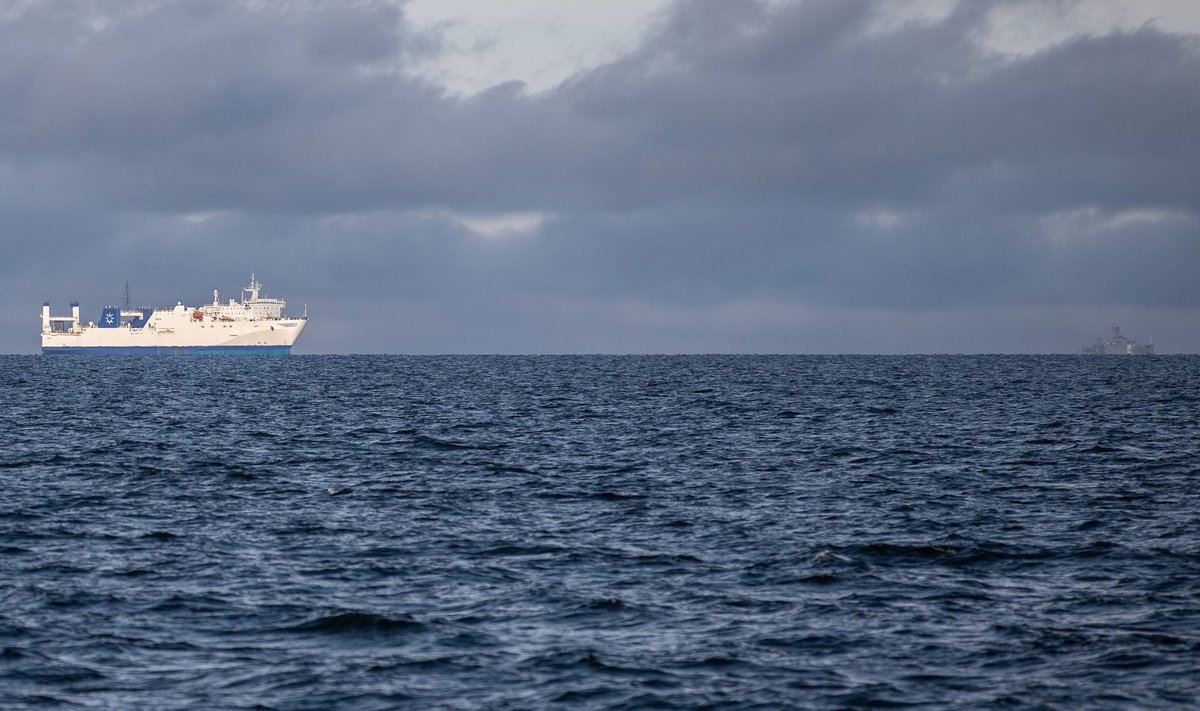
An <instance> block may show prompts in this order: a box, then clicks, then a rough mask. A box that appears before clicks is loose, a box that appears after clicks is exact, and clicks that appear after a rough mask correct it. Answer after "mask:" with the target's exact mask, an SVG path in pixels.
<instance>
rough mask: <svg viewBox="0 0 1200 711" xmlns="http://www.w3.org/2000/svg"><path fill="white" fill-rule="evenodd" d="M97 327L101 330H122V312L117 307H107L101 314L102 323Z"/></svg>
mask: <svg viewBox="0 0 1200 711" xmlns="http://www.w3.org/2000/svg"><path fill="white" fill-rule="evenodd" d="M96 325H97V326H99V327H100V328H120V326H121V310H120V309H118V308H117V307H116V306H105V307H104V310H103V311H101V312H100V323H98V324H96Z"/></svg>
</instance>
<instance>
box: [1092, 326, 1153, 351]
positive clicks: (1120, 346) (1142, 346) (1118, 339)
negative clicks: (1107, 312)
mask: <svg viewBox="0 0 1200 711" xmlns="http://www.w3.org/2000/svg"><path fill="white" fill-rule="evenodd" d="M1079 352H1080V353H1089V354H1093V355H1154V338H1153V337H1151V339H1150V342H1149V343H1138V342H1137V341H1134V340H1130V339H1128V338H1126V337H1125V336H1123V335H1121V327H1120V326H1113V330H1112V338H1111V339H1109V340H1108V341H1104V340H1103V339H1100V338H1097V339H1096V342H1095V343H1093V344H1092V345H1090V346H1083V347H1081V348H1080V349H1079Z"/></svg>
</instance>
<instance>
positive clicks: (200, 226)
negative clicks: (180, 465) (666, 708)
mask: <svg viewBox="0 0 1200 711" xmlns="http://www.w3.org/2000/svg"><path fill="white" fill-rule="evenodd" d="M1013 5H1014V4H1010V6H1013ZM894 7H895V5H894V4H893V3H886V2H872V1H869V0H816V1H812V0H810V1H804V2H791V3H771V4H767V3H765V2H759V1H757V0H694V1H690V2H677V3H676V4H674V5H672V6H670V7H669V9H668V10H667V11H666V12H664V13H663V15H662V16H661V17H660V18H659V19H658V21H657V23H656V24H655V25H654V26H653V27H652V28H650V29H649V30H648V32H647V34H646V36H645V37H644V38H643V40H642V42H641V43H640V45H639V46H638V47H637V49H635V50H634V51H632V52H630V53H628V54H626V55H625V56H623V57H621V58H619V59H618V60H616V61H614V62H612V63H611V64H608V65H605V66H602V67H597V68H594V69H590V70H587V71H584V72H581V73H580V74H578V75H577V76H575V77H572V78H571V79H570V80H568V81H567V82H565V83H564V84H562V85H561V86H559V87H556V88H555V89H553V90H550V91H546V92H542V93H530V92H526V91H525V90H524V89H523V87H522V86H521V85H519V84H515V83H512V84H502V85H499V86H497V87H494V88H493V89H491V90H489V91H486V92H483V93H481V94H478V95H475V96H471V97H466V98H462V97H456V96H453V95H450V94H448V93H446V92H445V91H444V90H443V89H441V88H440V87H437V86H434V85H431V84H429V83H428V82H426V81H423V80H421V79H419V78H416V77H415V75H414V74H413V73H412V72H410V71H409V67H410V66H411V63H412V62H413V61H414V60H415V59H420V60H423V61H429V60H430V58H435V57H436V56H437V53H438V52H440V51H441V49H442V46H443V45H442V41H441V38H440V37H439V36H438V35H437V34H436V32H432V33H431V32H420V31H417V30H416V29H415V28H413V27H412V26H411V25H410V24H409V23H408V22H407V20H406V17H405V14H404V7H403V4H396V3H383V2H380V3H355V4H345V5H341V4H334V5H329V4H324V3H316V2H314V3H311V4H304V3H258V2H256V3H247V2H215V1H213V2H209V1H204V2H201V1H196V2H138V3H130V2H113V3H110V4H106V3H98V2H70V1H56V2H42V3H39V2H33V3H26V4H23V5H19V6H17V7H15V8H10V9H9V10H7V11H6V12H0V235H3V237H2V239H3V241H4V252H5V258H4V260H3V261H2V263H0V278H3V280H4V281H3V283H4V287H3V293H2V294H0V296H2V304H3V305H2V306H0V350H7V351H30V350H33V349H34V348H35V347H36V333H35V331H36V310H37V306H38V304H39V303H40V300H41V299H43V298H51V299H52V300H54V301H55V302H56V303H59V304H62V303H65V302H66V301H67V300H68V299H72V298H78V299H80V300H81V301H83V302H84V303H85V308H86V307H87V306H88V305H89V304H90V305H93V306H95V307H96V308H98V307H99V305H100V303H101V302H106V301H112V300H114V299H115V297H116V296H117V295H118V294H119V288H120V284H121V283H122V282H123V281H124V280H129V281H130V282H132V283H133V285H134V293H135V296H137V295H141V297H142V298H143V300H146V301H151V302H158V303H168V302H173V301H174V300H175V299H176V298H184V299H186V300H188V301H192V302H195V301H199V300H201V299H203V298H206V294H208V290H209V289H211V288H212V286H218V287H220V288H222V289H223V290H226V291H231V290H232V289H235V288H236V287H238V286H240V282H241V281H242V280H244V279H245V274H243V272H249V271H250V270H252V269H253V270H255V271H256V272H258V273H259V275H260V276H261V277H262V278H263V279H264V280H265V281H266V282H267V285H268V287H269V289H270V290H271V291H273V292H274V293H278V294H281V295H284V296H287V297H288V298H290V299H291V301H292V302H293V303H294V304H296V305H299V304H300V303H305V302H307V303H308V305H309V308H310V312H311V313H313V315H314V318H313V322H312V326H311V328H310V331H309V332H307V333H306V335H305V339H304V343H303V345H304V346H305V348H303V349H302V350H308V351H310V352H316V351H319V352H325V351H335V352H336V351H399V352H444V351H474V352H480V351H482V352H544V351H726V350H731V351H796V352H829V351H869V352H878V351H883V352H889V351H901V352H903V351H946V350H949V351H978V350H983V351H997V350H998V351H1019V350H1036V351H1046V350H1048V351H1070V350H1072V349H1073V347H1074V346H1075V345H1077V344H1079V343H1083V342H1086V341H1090V340H1092V339H1093V338H1094V337H1095V336H1096V335H1099V334H1100V332H1101V331H1103V330H1104V329H1106V328H1107V326H1108V325H1109V324H1110V323H1111V322H1113V321H1121V322H1122V325H1124V326H1125V327H1126V331H1128V332H1131V333H1134V334H1135V335H1140V334H1143V333H1145V334H1147V335H1148V334H1149V333H1150V332H1153V333H1154V334H1155V337H1156V342H1157V343H1160V344H1164V345H1165V348H1166V349H1167V350H1172V349H1173V350H1177V351H1184V350H1186V351H1196V350H1198V349H1200V289H1198V288H1197V287H1196V286H1195V284H1194V282H1195V281H1196V279H1195V276H1194V275H1195V274H1196V273H1197V271H1198V267H1200V191H1197V190H1196V186H1197V185H1200V162H1197V161H1196V159H1195V157H1196V156H1197V155H1200V132H1197V131H1196V130H1195V126H1196V123H1197V119H1198V118H1200V85H1198V84H1197V82H1196V77H1197V76H1200V45H1198V39H1197V37H1195V36H1191V35H1179V34H1170V33H1167V32H1163V31H1160V30H1157V29H1155V28H1153V27H1152V26H1146V27H1143V28H1141V29H1138V30H1136V31H1131V32H1116V33H1111V34H1106V35H1101V36H1086V37H1078V38H1074V39H1071V40H1068V41H1065V42H1062V43H1060V44H1057V45H1054V46H1051V47H1047V48H1045V49H1043V50H1042V51H1039V52H1037V53H1035V54H1032V55H1027V56H1019V57H1006V56H1000V55H997V54H995V53H994V52H991V51H989V50H987V49H986V48H984V47H983V46H982V45H981V43H980V41H979V38H980V37H981V35H982V33H983V32H984V31H985V29H986V27H987V23H988V22H989V15H990V12H991V11H992V10H993V8H995V7H996V6H995V5H993V4H989V3H976V2H962V3H960V4H959V5H958V6H957V8H956V9H955V10H954V11H953V12H951V13H950V14H949V15H948V16H947V17H945V18H943V19H941V20H938V21H936V22H928V23H923V24H922V23H909V24H905V25H901V26H899V27H898V28H895V29H890V30H886V31H885V30H881V29H879V27H880V25H879V23H878V20H879V19H880V17H881V16H882V15H883V14H884V13H887V12H889V11H890V10H891V9H894ZM1015 7H1017V8H1018V9H1019V8H1020V5H1019V4H1015ZM506 214H525V215H528V214H534V215H536V216H537V217H536V218H532V220H531V221H529V220H528V219H527V223H525V224H524V226H523V227H518V228H513V227H511V225H510V223H511V220H508V221H506V220H503V219H501V220H497V219H494V218H495V216H497V215H506ZM481 220H482V222H481ZM519 222H520V221H519V220H518V223H519ZM489 225H491V226H489ZM506 225H509V226H508V227H506ZM180 289H183V290H184V291H183V292H182V293H181V292H180V291H179V290H180Z"/></svg>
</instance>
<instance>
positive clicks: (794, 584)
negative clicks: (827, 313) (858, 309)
mask: <svg viewBox="0 0 1200 711" xmlns="http://www.w3.org/2000/svg"><path fill="white" fill-rule="evenodd" d="M1198 425H1200V359H1198V358H1194V357H1155V358H1121V357H1002V356H983V357H723V356H709V357H703V356H698V357H428V358H426V357H324V356H322V357H316V356H312V357H307V356H306V357H292V358H276V359H259V358H230V359H221V358H192V357H165V358H145V359H137V358H129V359H125V358H88V357H80V358H55V357H21V356H12V357H3V358H0V434H2V436H0V481H2V482H3V494H2V496H0V701H2V703H0V706H3V707H4V708H9V709H13V708H17V709H23V708H59V707H61V708H71V707H80V708H111V709H132V708H145V709H155V708H162V709H171V708H262V709H326V708H338V709H390V708H479V707H483V708H531V707H532V708H536V707H544V706H555V707H559V708H572V709H576V708H583V709H588V708H696V707H714V708H727V707H729V708H745V707H755V706H758V707H763V708H771V707H778V706H791V707H797V708H871V707H885V706H915V707H928V708H941V707H964V706H971V707H980V708H987V707H1005V708H1010V707H1013V708H1031V707H1036V708H1060V709H1078V708H1135V707H1136V708H1189V707H1193V706H1194V705H1196V704H1197V703H1198V691H1200V456H1198V455H1200V426H1198Z"/></svg>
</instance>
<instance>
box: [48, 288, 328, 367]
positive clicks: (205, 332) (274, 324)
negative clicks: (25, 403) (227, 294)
mask: <svg viewBox="0 0 1200 711" xmlns="http://www.w3.org/2000/svg"><path fill="white" fill-rule="evenodd" d="M286 305H287V303H286V302H285V301H284V300H283V299H275V298H270V297H267V296H263V294H262V284H261V283H259V282H258V281H257V280H256V279H255V278H254V275H253V274H251V275H250V284H249V285H248V286H245V287H243V288H242V295H241V299H240V300H238V299H229V301H228V302H227V303H221V301H220V295H219V294H218V293H217V291H216V290H215V289H214V290H213V300H212V303H211V304H204V305H203V306H195V307H191V306H185V305H184V304H183V302H182V301H180V302H176V304H175V306H173V307H169V308H164V309H153V308H129V304H128V297H126V303H125V307H124V308H118V307H116V306H105V307H104V309H103V310H101V312H100V320H99V321H88V322H87V323H84V322H83V321H82V320H81V319H80V315H79V302H76V301H72V302H71V315H70V316H52V315H51V314H50V302H49V301H46V302H43V303H42V352H43V353H117V354H155V353H260V354H266V355H285V354H287V353H290V352H291V349H292V344H294V343H295V342H296V339H297V338H299V337H300V333H301V332H302V331H303V330H304V326H305V325H306V324H307V323H308V315H307V313H306V314H305V315H303V316H284V315H283V309H284V307H285V306H286Z"/></svg>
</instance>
